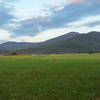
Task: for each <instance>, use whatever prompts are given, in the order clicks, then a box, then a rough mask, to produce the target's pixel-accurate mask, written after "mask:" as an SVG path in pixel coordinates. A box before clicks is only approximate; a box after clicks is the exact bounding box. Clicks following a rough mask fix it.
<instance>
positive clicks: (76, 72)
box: [0, 54, 100, 100]
mask: <svg viewBox="0 0 100 100" xmlns="http://www.w3.org/2000/svg"><path fill="white" fill-rule="evenodd" d="M0 100H100V54H64V55H63V54H62V55H60V54H59V55H26V56H25V55H18V56H0Z"/></svg>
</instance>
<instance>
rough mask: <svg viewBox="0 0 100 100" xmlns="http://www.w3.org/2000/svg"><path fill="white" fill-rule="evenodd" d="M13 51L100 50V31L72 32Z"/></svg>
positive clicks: (67, 51)
mask: <svg viewBox="0 0 100 100" xmlns="http://www.w3.org/2000/svg"><path fill="white" fill-rule="evenodd" d="M12 52H18V53H19V54H54V53H88V52H100V32H96V31H93V32H89V33H87V34H80V33H77V32H71V33H68V34H65V35H62V36H60V37H57V38H54V39H50V40H48V41H45V42H41V43H38V44H35V45H33V44H31V45H30V46H29V47H27V46H26V47H25V48H23V49H22V48H21V49H19V50H14V51H12Z"/></svg>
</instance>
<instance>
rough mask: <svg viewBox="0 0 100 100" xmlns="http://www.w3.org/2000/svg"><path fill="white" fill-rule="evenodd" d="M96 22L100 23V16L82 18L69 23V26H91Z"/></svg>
mask: <svg viewBox="0 0 100 100" xmlns="http://www.w3.org/2000/svg"><path fill="white" fill-rule="evenodd" d="M95 22H96V23H97V22H100V15H94V16H88V17H85V18H81V19H80V20H77V21H74V22H71V23H68V24H67V25H68V26H74V27H78V26H83V25H88V26H89V23H91V24H93V23H95ZM96 23H95V24H96Z"/></svg>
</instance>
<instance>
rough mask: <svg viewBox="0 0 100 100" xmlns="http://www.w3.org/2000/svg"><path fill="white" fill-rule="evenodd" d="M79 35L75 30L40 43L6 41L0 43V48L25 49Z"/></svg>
mask: <svg viewBox="0 0 100 100" xmlns="http://www.w3.org/2000/svg"><path fill="white" fill-rule="evenodd" d="M77 35H79V33H76V32H71V33H68V34H65V35H62V36H59V37H57V38H53V39H50V40H47V41H45V42H40V43H27V42H6V43H3V44H0V50H18V49H25V48H29V47H37V46H40V45H45V44H49V43H53V42H58V41H61V40H64V39H68V38H71V37H74V36H77Z"/></svg>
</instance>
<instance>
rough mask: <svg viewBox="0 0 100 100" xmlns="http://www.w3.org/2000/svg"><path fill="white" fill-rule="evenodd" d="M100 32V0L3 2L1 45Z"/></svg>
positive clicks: (0, 8) (0, 26)
mask: <svg viewBox="0 0 100 100" xmlns="http://www.w3.org/2000/svg"><path fill="white" fill-rule="evenodd" d="M72 31H76V32H81V33H87V32H90V31H100V0H48V1H47V0H0V43H2V42H6V41H16V42H41V41H45V40H47V39H50V38H54V37H57V36H60V35H63V34H65V33H68V32H72Z"/></svg>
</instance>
